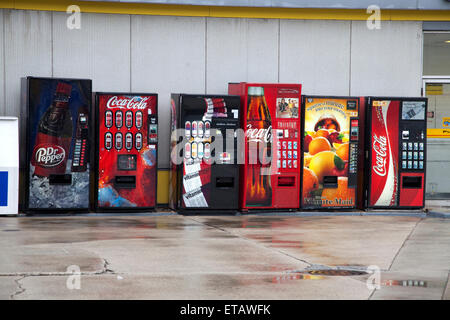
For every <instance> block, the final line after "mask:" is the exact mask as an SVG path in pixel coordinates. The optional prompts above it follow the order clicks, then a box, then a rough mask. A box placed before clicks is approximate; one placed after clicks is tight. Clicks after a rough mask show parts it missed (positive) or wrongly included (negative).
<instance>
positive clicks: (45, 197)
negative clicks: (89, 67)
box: [21, 77, 92, 212]
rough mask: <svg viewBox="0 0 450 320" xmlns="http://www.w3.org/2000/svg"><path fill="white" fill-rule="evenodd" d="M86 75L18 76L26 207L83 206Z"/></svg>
mask: <svg viewBox="0 0 450 320" xmlns="http://www.w3.org/2000/svg"><path fill="white" fill-rule="evenodd" d="M91 88H92V81H91V80H81V79H57V78H34V77H28V78H26V79H25V78H24V79H22V93H23V95H22V97H23V98H24V100H23V106H24V107H26V111H27V126H26V128H27V129H26V130H27V132H26V135H25V136H26V146H27V148H26V153H25V157H23V158H22V159H24V161H22V163H21V167H22V169H23V170H25V172H24V175H25V177H26V178H25V194H24V197H23V199H22V200H23V210H24V211H25V212H34V211H40V210H41V211H42V210H45V211H46V212H50V211H58V212H62V211H80V210H81V211H88V209H89V200H90V199H89V197H90V174H89V165H90V158H91V157H90V148H91V140H90V134H91V133H92V132H91V125H90V123H91V95H92V93H91V90H92V89H91Z"/></svg>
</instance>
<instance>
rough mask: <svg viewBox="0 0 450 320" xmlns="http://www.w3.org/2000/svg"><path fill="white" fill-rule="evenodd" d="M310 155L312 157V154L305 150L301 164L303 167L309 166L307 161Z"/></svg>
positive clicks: (309, 159)
mask: <svg viewBox="0 0 450 320" xmlns="http://www.w3.org/2000/svg"><path fill="white" fill-rule="evenodd" d="M312 157H313V156H312V155H310V154H309V153H306V152H305V155H304V156H303V166H304V167H309V162H310V161H311V159H312Z"/></svg>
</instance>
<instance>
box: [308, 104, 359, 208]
mask: <svg viewBox="0 0 450 320" xmlns="http://www.w3.org/2000/svg"><path fill="white" fill-rule="evenodd" d="M302 99H303V102H302V106H303V108H302V111H303V135H302V136H303V144H302V145H303V148H302V149H303V152H302V159H303V166H302V192H301V208H303V209H322V208H327V209H330V208H356V206H357V195H358V167H359V163H358V162H359V161H358V160H359V154H360V152H359V148H360V147H361V141H362V140H361V135H360V130H359V127H360V126H361V123H362V122H363V119H360V98H359V97H332V96H303V97H302Z"/></svg>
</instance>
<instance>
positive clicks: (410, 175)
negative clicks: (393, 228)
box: [366, 97, 428, 209]
mask: <svg viewBox="0 0 450 320" xmlns="http://www.w3.org/2000/svg"><path fill="white" fill-rule="evenodd" d="M427 102H428V100H427V98H398V97H396V98H394V97H368V98H367V109H366V118H367V121H366V125H367V128H366V129H367V131H368V133H367V139H366V155H367V159H366V162H367V167H366V168H367V169H366V172H367V177H366V182H367V183H366V206H367V207H368V208H386V209H396V208H397V209H402V208H423V206H424V204H425V168H426V148H427V144H426V134H427V132H426V131H427V122H426V114H427Z"/></svg>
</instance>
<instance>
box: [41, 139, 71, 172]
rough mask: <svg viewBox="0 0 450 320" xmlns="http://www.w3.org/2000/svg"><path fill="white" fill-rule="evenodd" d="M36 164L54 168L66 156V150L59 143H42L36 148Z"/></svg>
mask: <svg viewBox="0 0 450 320" xmlns="http://www.w3.org/2000/svg"><path fill="white" fill-rule="evenodd" d="M33 154H34V158H33V160H34V165H35V166H41V167H44V168H52V167H56V166H57V165H59V164H60V163H61V162H63V161H64V159H65V158H66V151H65V150H64V148H63V147H61V146H58V145H45V144H41V145H38V146H36V147H35V148H34V151H33Z"/></svg>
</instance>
